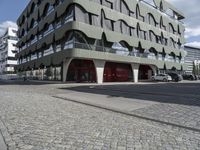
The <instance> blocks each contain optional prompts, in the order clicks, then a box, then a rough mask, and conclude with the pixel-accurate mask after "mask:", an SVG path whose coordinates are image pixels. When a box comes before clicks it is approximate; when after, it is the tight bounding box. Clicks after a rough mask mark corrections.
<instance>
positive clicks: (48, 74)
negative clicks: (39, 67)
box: [45, 67, 53, 79]
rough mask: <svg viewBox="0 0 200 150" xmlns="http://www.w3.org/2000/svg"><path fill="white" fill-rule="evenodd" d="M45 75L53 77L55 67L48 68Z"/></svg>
mask: <svg viewBox="0 0 200 150" xmlns="http://www.w3.org/2000/svg"><path fill="white" fill-rule="evenodd" d="M45 75H46V76H47V78H48V79H49V77H51V76H52V75H53V68H52V67H49V68H47V69H46V72H45Z"/></svg>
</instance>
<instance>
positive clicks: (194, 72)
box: [192, 62, 197, 75]
mask: <svg viewBox="0 0 200 150" xmlns="http://www.w3.org/2000/svg"><path fill="white" fill-rule="evenodd" d="M196 71H197V69H196V65H195V63H194V62H193V69H192V73H193V74H194V75H196Z"/></svg>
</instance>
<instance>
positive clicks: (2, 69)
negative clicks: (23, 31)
mask: <svg viewBox="0 0 200 150" xmlns="http://www.w3.org/2000/svg"><path fill="white" fill-rule="evenodd" d="M17 41H18V38H17V29H16V28H11V27H9V28H8V29H7V30H6V33H5V34H4V35H3V36H2V37H1V38H0V74H13V73H14V67H15V66H16V65H17V59H16V58H15V55H16V53H17V47H16V44H17Z"/></svg>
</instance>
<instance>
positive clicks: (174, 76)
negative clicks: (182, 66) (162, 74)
mask: <svg viewBox="0 0 200 150" xmlns="http://www.w3.org/2000/svg"><path fill="white" fill-rule="evenodd" d="M167 74H168V75H170V76H171V77H172V81H175V82H179V81H182V80H183V77H182V76H181V75H180V74H177V73H167Z"/></svg>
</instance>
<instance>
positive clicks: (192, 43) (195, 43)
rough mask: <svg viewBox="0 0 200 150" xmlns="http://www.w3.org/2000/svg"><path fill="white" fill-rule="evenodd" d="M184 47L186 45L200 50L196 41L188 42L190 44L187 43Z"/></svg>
mask: <svg viewBox="0 0 200 150" xmlns="http://www.w3.org/2000/svg"><path fill="white" fill-rule="evenodd" d="M185 45H186V46H191V47H197V48H200V42H198V41H194V42H190V43H187V44H185Z"/></svg>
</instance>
